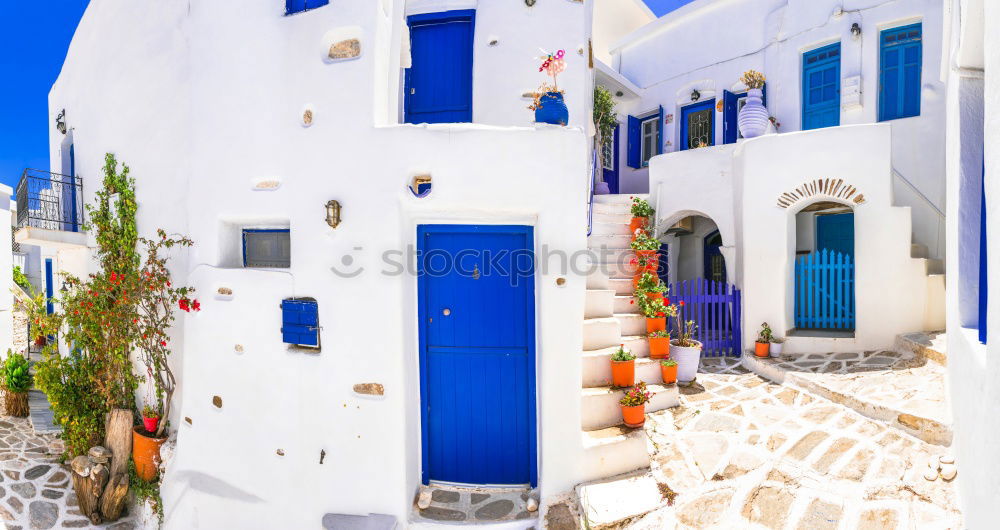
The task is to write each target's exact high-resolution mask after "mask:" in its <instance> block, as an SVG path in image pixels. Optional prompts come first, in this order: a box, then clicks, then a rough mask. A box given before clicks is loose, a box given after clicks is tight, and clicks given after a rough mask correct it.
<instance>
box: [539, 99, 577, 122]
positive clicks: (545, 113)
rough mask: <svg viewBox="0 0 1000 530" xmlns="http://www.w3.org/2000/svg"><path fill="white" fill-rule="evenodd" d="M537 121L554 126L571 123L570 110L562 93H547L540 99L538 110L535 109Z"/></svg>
mask: <svg viewBox="0 0 1000 530" xmlns="http://www.w3.org/2000/svg"><path fill="white" fill-rule="evenodd" d="M535 121H536V122H538V123H549V124H552V125H566V124H567V123H569V109H567V108H566V102H565V101H563V95H562V92H546V93H544V94H542V95H541V96H539V98H538V108H536V109H535Z"/></svg>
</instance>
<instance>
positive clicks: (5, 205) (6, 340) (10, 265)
mask: <svg viewBox="0 0 1000 530" xmlns="http://www.w3.org/2000/svg"><path fill="white" fill-rule="evenodd" d="M13 192H14V190H12V189H11V188H10V186H6V185H3V184H0V219H10V216H11V208H10V204H11V202H10V198H11V196H12V195H13ZM2 239H3V241H0V286H3V287H4V289H3V292H0V348H2V350H0V354H2V355H4V356H6V355H7V348H10V347H11V345H12V344H13V342H14V318H13V314H14V311H13V309H14V293H12V292H11V289H17V288H18V287H17V286H15V285H14V274H13V269H14V255H13V250H12V249H11V238H10V236H9V235H8V236H6V237H3V238H2Z"/></svg>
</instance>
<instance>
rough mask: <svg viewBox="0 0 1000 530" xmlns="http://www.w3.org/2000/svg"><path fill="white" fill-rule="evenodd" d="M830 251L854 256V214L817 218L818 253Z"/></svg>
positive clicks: (820, 216) (819, 216)
mask: <svg viewBox="0 0 1000 530" xmlns="http://www.w3.org/2000/svg"><path fill="white" fill-rule="evenodd" d="M823 249H826V250H829V251H831V252H839V253H841V254H845V255H848V256H853V255H854V214H853V213H838V214H833V215H817V216H816V251H817V252H818V251H820V250H823Z"/></svg>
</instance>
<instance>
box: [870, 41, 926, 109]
mask: <svg viewBox="0 0 1000 530" xmlns="http://www.w3.org/2000/svg"><path fill="white" fill-rule="evenodd" d="M921 32H922V29H921V25H920V24H913V25H910V26H905V27H901V28H893V29H887V30H885V31H883V32H882V33H881V39H880V42H879V47H880V53H879V100H878V119H879V121H886V120H895V119H899V118H909V117H912V116H919V115H920V76H921V73H920V72H921V67H922V62H923V38H922V35H921Z"/></svg>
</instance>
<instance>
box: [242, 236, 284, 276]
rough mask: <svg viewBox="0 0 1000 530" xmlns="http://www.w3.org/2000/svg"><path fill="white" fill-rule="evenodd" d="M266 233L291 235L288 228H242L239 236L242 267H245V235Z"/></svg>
mask: <svg viewBox="0 0 1000 530" xmlns="http://www.w3.org/2000/svg"><path fill="white" fill-rule="evenodd" d="M268 232H285V233H288V234H291V233H292V231H291V229H290V228H244V229H243V232H242V233H241V234H240V241H241V243H242V244H241V247H242V251H243V266H244V267H246V266H247V234H259V233H268Z"/></svg>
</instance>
